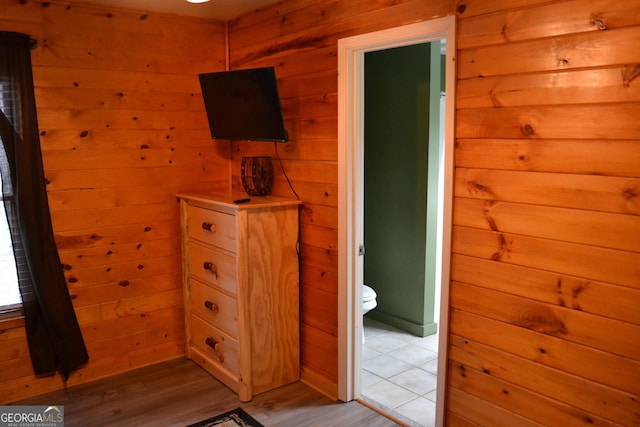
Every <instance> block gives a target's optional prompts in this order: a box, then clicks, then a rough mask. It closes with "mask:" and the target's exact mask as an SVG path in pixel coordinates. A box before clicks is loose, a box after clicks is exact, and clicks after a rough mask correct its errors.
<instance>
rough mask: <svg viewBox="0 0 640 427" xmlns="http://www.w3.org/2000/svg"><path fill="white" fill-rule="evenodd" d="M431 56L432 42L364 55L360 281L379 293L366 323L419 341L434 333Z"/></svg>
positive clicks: (434, 159) (435, 72)
mask: <svg viewBox="0 0 640 427" xmlns="http://www.w3.org/2000/svg"><path fill="white" fill-rule="evenodd" d="M436 49H437V50H436ZM434 54H437V55H436V56H435V57H436V61H438V59H437V58H440V55H439V43H437V42H436V46H434ZM431 56H432V55H431V44H430V43H423V44H419V45H413V46H406V47H401V48H395V49H388V50H384V51H377V52H369V53H367V54H365V99H364V104H365V142H364V158H365V178H364V183H365V184H364V187H365V190H364V206H365V220H364V243H365V248H366V254H365V259H364V280H365V283H367V284H369V285H370V286H371V287H372V288H374V290H375V291H376V292H377V294H378V307H377V308H376V309H375V310H373V311H371V312H370V313H369V314H368V316H371V317H372V318H375V319H377V320H380V321H382V322H384V323H387V324H390V325H393V326H396V327H399V328H401V329H404V330H407V331H409V332H411V333H413V334H415V335H419V336H426V335H429V334H432V333H435V332H436V329H437V325H436V323H435V322H434V318H433V317H434V316H433V302H434V289H435V288H434V278H433V274H434V269H435V260H434V259H433V256H432V255H433V253H434V252H435V244H436V242H435V230H434V229H433V224H435V207H434V206H433V199H434V196H435V195H434V194H433V186H434V179H435V178H434V177H437V153H438V151H437V148H438V146H437V141H436V145H435V151H434V147H433V144H432V146H431V148H430V144H429V140H430V126H429V120H430V102H431V101H432V100H435V99H437V100H438V104H434V105H439V93H437V94H434V95H436V97H433V98H432V97H430V93H431V92H432V91H431V90H430V85H431V83H430V77H431V75H432V74H440V64H437V68H435V69H434V70H432V67H431V63H432V60H431ZM434 78H437V80H436V82H437V84H436V87H437V86H440V76H439V75H437V76H436V75H434ZM431 113H432V114H433V113H434V112H433V111H431ZM432 128H433V127H432ZM431 133H432V135H431V138H434V136H433V129H431ZM436 134H437V132H436ZM436 139H437V135H436ZM430 153H431V154H430ZM430 155H431V157H432V158H431V159H430V157H429V156H430ZM434 157H435V158H434ZM430 160H431V161H430ZM434 164H435V166H433V165H434ZM430 165H431V166H430ZM434 167H435V168H436V170H435V171H434V170H433V168H434ZM428 198H429V199H431V201H429V202H428ZM428 205H429V209H428V208H427V207H428ZM428 224H429V228H430V231H429V233H427V227H428Z"/></svg>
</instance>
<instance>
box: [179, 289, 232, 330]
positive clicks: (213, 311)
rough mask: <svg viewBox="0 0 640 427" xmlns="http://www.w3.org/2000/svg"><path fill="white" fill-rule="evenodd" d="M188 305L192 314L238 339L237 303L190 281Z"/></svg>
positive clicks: (224, 295)
mask: <svg viewBox="0 0 640 427" xmlns="http://www.w3.org/2000/svg"><path fill="white" fill-rule="evenodd" d="M189 283H190V290H191V292H190V295H189V304H190V307H191V311H192V312H193V313H197V314H199V315H200V316H201V317H202V318H203V319H205V320H206V321H208V322H210V323H212V324H213V325H215V326H217V327H219V328H220V329H222V330H223V331H225V332H227V333H228V334H229V335H231V336H232V337H235V338H237V337H238V302H237V300H236V299H235V298H232V297H230V296H228V295H226V294H224V293H222V292H220V291H218V290H216V289H213V288H210V287H209V286H207V285H205V284H203V283H201V282H199V281H198V280H195V279H191V280H190V282H189Z"/></svg>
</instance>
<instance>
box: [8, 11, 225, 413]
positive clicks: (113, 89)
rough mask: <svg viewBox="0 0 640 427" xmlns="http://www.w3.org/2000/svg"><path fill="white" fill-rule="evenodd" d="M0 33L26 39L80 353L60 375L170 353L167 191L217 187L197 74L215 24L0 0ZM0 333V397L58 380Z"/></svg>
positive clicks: (180, 346)
mask: <svg viewBox="0 0 640 427" xmlns="http://www.w3.org/2000/svg"><path fill="white" fill-rule="evenodd" d="M0 29H2V30H4V31H18V32H23V33H27V34H30V35H31V37H32V38H34V39H36V40H37V42H38V47H37V48H36V49H35V50H33V52H32V60H33V70H34V81H35V90H36V104H37V108H38V120H39V126H40V129H41V144H42V150H43V157H44V166H45V175H46V178H47V180H48V182H49V183H48V192H49V203H50V206H51V211H52V219H53V227H54V232H55V234H56V241H57V243H58V249H59V252H60V256H61V259H62V262H63V264H64V267H65V275H66V278H67V282H68V285H69V290H70V293H71V295H72V298H73V302H74V305H75V308H76V312H77V315H78V319H79V322H80V325H81V328H82V332H83V335H84V338H85V341H86V343H87V347H88V350H89V355H90V361H89V363H88V365H87V366H86V367H85V368H83V369H81V370H80V371H79V372H77V373H75V374H73V375H72V376H71V379H70V380H69V385H73V384H78V383H82V382H87V381H90V380H93V379H96V378H99V377H104V376H108V375H112V374H116V373H120V372H123V371H126V370H129V369H134V368H137V367H140V366H144V365H148V364H152V363H156V362H160V361H164V360H167V359H172V358H176V357H180V356H182V355H183V354H184V321H183V314H182V291H181V264H180V263H181V254H180V224H179V219H178V213H179V210H178V204H177V201H176V199H175V194H176V193H177V192H180V191H200V190H206V189H211V188H227V187H228V186H229V174H228V170H229V166H228V165H229V161H228V157H229V143H228V142H225V143H222V144H221V143H214V142H213V141H212V140H211V137H210V135H209V132H208V127H207V123H206V115H205V113H204V106H203V104H202V97H201V95H200V88H199V83H198V79H197V74H198V73H200V72H207V71H220V70H223V69H224V68H225V64H224V60H225V53H224V52H225V35H224V34H225V30H224V24H223V23H220V22H212V21H205V20H198V19H187V18H179V17H173V16H172V17H169V16H163V15H161V14H152V13H145V12H135V11H123V10H118V9H113V8H108V9H107V8H89V7H76V6H70V5H68V4H66V3H64V2H39V1H27V2H25V1H19V0H0ZM0 328H1V327H0ZM0 332H1V333H0V342H1V345H0V402H10V401H13V400H17V399H21V398H24V397H26V396H30V395H35V394H39V393H43V392H47V391H51V390H55V389H59V388H61V387H62V386H63V384H62V382H61V380H60V379H59V378H58V377H50V378H42V379H35V378H34V376H33V372H32V368H31V362H30V359H29V354H28V348H27V344H26V340H25V333H24V328H20V327H18V328H12V329H5V330H2V331H0Z"/></svg>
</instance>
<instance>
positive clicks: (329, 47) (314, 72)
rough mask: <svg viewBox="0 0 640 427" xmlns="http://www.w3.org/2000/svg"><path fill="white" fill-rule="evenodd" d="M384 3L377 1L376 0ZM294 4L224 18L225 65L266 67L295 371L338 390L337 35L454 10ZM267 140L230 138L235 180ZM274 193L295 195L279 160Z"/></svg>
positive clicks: (399, 4) (415, 1)
mask: <svg viewBox="0 0 640 427" xmlns="http://www.w3.org/2000/svg"><path fill="white" fill-rule="evenodd" d="M383 3H385V4H383ZM386 3H387V2H372V1H370V0H350V1H348V2H347V1H344V2H329V1H324V0H293V1H286V2H281V3H278V4H276V5H275V6H274V7H268V8H265V9H263V10H259V11H257V12H256V13H253V14H249V15H246V16H244V17H241V18H239V19H236V20H232V21H230V22H229V48H230V68H231V69H238V68H250V67H261V66H274V67H275V68H276V75H277V77H278V79H279V81H278V83H279V90H280V96H281V99H282V101H281V102H282V107H283V114H284V118H285V122H286V123H285V124H286V127H287V129H288V131H289V137H290V141H289V142H288V143H285V144H279V145H278V147H277V148H278V154H279V155H280V157H281V158H282V160H283V164H284V168H285V170H286V173H287V175H288V177H289V178H290V180H291V182H292V186H293V188H294V189H295V191H296V192H297V193H298V194H299V196H300V198H301V199H302V200H303V202H304V207H303V209H302V211H301V216H300V222H301V284H300V291H301V322H302V324H301V342H302V376H303V378H304V379H305V380H306V381H308V382H310V383H312V384H314V385H315V386H316V387H318V388H320V389H322V390H324V391H325V392H326V393H328V394H330V395H333V396H337V381H338V344H337V333H338V314H337V313H338V311H337V309H338V307H337V306H338V278H337V273H338V258H337V255H338V254H337V246H338V244H337V241H338V204H337V203H338V202H337V196H338V164H337V160H338V143H337V129H338V122H337V108H338V107H337V89H338V88H337V84H338V74H337V71H338V61H337V44H338V40H339V39H341V38H344V37H349V36H353V35H358V34H363V33H368V32H372V31H377V30H381V29H386V28H390V27H395V26H399V25H405V24H409V23H413V22H417V21H424V20H427V19H431V18H433V17H438V16H445V15H447V14H451V13H453V2H452V1H448V0H439V1H430V2H425V1H424V0H404V1H395V2H389V4H390V5H389V6H388V7H387V6H386ZM275 154H276V153H275V148H274V145H273V144H265V143H252V144H248V143H244V142H243V143H234V144H232V156H233V160H232V174H233V185H234V187H235V188H239V189H241V183H240V177H239V171H240V159H241V157H242V156H244V155H271V156H275ZM275 166H276V167H275V169H276V183H275V185H274V194H277V195H281V196H287V197H294V195H293V192H292V191H291V190H290V189H289V186H288V185H287V182H286V178H285V177H284V174H283V173H282V171H281V169H280V166H279V164H278V163H276V165H275Z"/></svg>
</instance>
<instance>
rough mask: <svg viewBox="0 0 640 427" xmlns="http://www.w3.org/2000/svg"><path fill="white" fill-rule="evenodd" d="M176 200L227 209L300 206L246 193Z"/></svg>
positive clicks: (185, 196) (188, 196) (185, 195)
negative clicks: (245, 200) (242, 201)
mask: <svg viewBox="0 0 640 427" xmlns="http://www.w3.org/2000/svg"><path fill="white" fill-rule="evenodd" d="M177 196H178V198H180V199H184V200H187V201H190V202H198V203H206V204H216V205H219V206H225V207H227V208H229V209H236V210H242V209H256V208H266V207H276V206H291V205H300V204H302V200H297V199H287V198H284V197H275V196H248V195H247V194H246V193H240V192H239V193H232V192H228V191H226V192H211V193H180V194H178V195H177ZM243 199H249V201H248V202H244V203H236V202H235V201H237V200H243Z"/></svg>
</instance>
